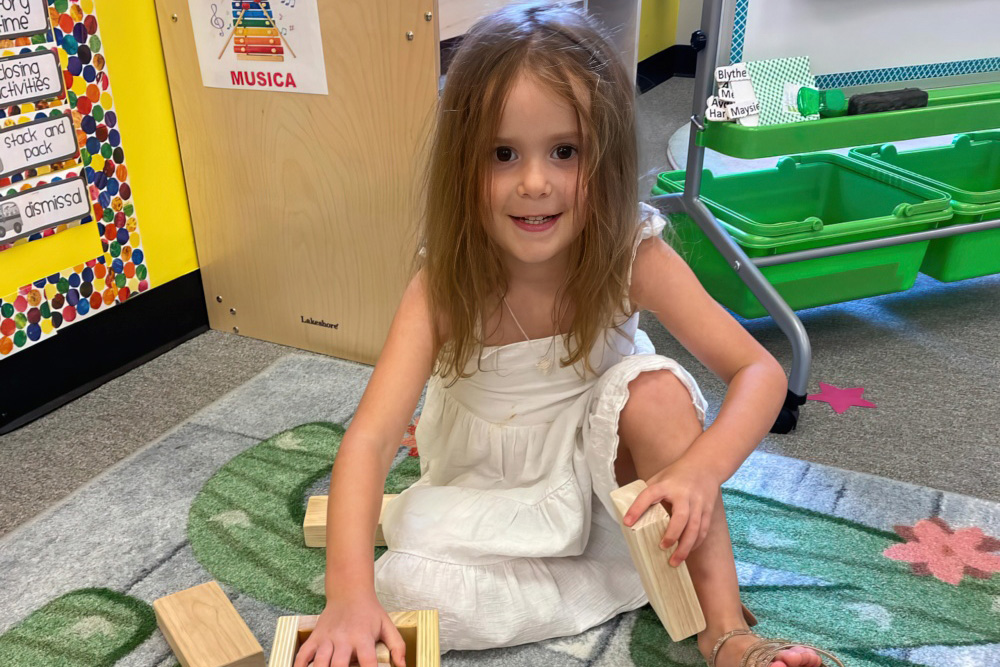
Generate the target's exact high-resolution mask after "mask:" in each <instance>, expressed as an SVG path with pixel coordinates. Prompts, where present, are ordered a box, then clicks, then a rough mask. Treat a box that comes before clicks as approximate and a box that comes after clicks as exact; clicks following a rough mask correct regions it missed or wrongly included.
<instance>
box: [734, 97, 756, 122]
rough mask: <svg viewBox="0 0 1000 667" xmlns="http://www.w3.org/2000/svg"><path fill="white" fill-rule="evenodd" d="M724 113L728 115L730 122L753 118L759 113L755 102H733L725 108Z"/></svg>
mask: <svg viewBox="0 0 1000 667" xmlns="http://www.w3.org/2000/svg"><path fill="white" fill-rule="evenodd" d="M726 113H727V114H728V115H729V119H730V120H736V119H737V118H746V117H747V116H753V115H754V114H759V113H760V103H759V102H758V101H757V100H752V101H750V102H734V103H733V104H730V105H729V106H728V107H726Z"/></svg>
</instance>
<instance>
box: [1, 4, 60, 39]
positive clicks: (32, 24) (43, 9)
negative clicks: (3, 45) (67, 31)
mask: <svg viewBox="0 0 1000 667" xmlns="http://www.w3.org/2000/svg"><path fill="white" fill-rule="evenodd" d="M48 29H49V5H48V3H47V2H46V1H45V0H0V39H14V38H15V37H28V36H30V35H37V34H38V33H40V32H45V31H46V30H48Z"/></svg>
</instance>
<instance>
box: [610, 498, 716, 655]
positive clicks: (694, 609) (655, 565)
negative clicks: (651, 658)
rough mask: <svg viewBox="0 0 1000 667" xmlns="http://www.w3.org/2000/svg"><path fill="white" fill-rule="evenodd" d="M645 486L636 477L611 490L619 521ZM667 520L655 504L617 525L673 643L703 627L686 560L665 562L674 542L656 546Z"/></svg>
mask: <svg viewBox="0 0 1000 667" xmlns="http://www.w3.org/2000/svg"><path fill="white" fill-rule="evenodd" d="M645 488H646V482H644V481H642V480H641V479H637V480H636V481H634V482H632V483H631V484H628V485H626V486H623V487H621V488H620V489H616V490H614V491H612V492H611V502H612V503H613V504H614V506H615V509H616V510H617V511H618V521H619V523H621V521H622V519H623V518H624V517H625V513H626V512H627V511H628V508H629V507H631V506H632V503H633V502H634V501H635V499H636V497H637V496H638V495H639V493H640V492H641V491H642V490H643V489H645ZM669 523H670V517H669V516H668V515H667V510H665V509H664V508H663V505H662V504H660V503H656V504H654V505H653V506H652V507H650V508H649V509H647V510H646V512H645V513H644V514H643V515H642V516H641V517H639V519H638V521H636V522H635V523H634V524H632V525H631V526H626V525H625V524H624V523H621V527H622V533H623V534H624V535H625V541H626V542H627V543H628V548H629V552H630V553H631V554H632V562H634V563H635V567H636V569H637V570H638V571H639V577H640V579H642V587H643V589H644V590H645V591H646V596H647V597H648V598H649V602H650V604H651V605H652V606H653V610H654V611H655V612H656V615H657V616H658V617H659V619H660V622H661V623H663V627H664V628H666V629H667V634H669V635H670V638H671V639H672V640H674V641H675V642H677V641H680V640H682V639H685V638H686V637H690V636H691V635H694V634H697V633H699V632H701V631H702V630H704V629H705V616H704V614H702V611H701V604H700V603H699V602H698V595H697V594H696V593H695V590H694V584H692V583H691V575H690V574H688V569H687V563H681V564H680V565H679V566H677V567H672V566H671V565H670V563H669V561H670V556H671V554H673V553H674V550H675V549H676V548H677V545H676V544H674V546H672V547H671V548H670V549H667V550H663V549H661V548H660V541H661V540H662V539H663V534H664V533H665V532H666V530H667V525H668V524H669Z"/></svg>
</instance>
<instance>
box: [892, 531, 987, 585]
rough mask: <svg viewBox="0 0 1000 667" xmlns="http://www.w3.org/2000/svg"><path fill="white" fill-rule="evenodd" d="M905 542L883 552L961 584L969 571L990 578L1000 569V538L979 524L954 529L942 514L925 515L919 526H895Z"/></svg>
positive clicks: (918, 571) (915, 569)
mask: <svg viewBox="0 0 1000 667" xmlns="http://www.w3.org/2000/svg"><path fill="white" fill-rule="evenodd" d="M894 528H895V530H896V532H897V533H898V534H899V536H900V537H902V538H903V539H905V540H906V542H905V543H903V544H894V545H893V546H891V547H889V548H888V549H886V550H885V551H883V552H882V555H883V556H885V557H887V558H891V559H892V560H899V561H905V562H907V563H909V564H910V568H911V569H912V570H913V574H916V575H920V576H927V575H933V576H934V577H936V578H937V579H940V580H941V581H943V582H945V583H947V584H951V585H952V586H958V585H959V583H961V581H962V579H963V578H964V577H965V575H969V576H970V577H975V578H977V579H989V578H990V576H991V574H992V573H993V572H1000V556H996V555H994V554H992V553H990V552H993V551H997V550H1000V540H997V539H996V538H993V537H989V536H987V535H985V534H984V533H983V531H982V530H981V529H979V528H976V527H972V528H962V529H960V530H953V529H951V528H950V527H949V526H948V524H947V523H946V522H945V521H944V520H943V519H941V518H938V517H935V518H933V519H921V520H920V521H918V522H917V525H915V526H912V527H911V526H894Z"/></svg>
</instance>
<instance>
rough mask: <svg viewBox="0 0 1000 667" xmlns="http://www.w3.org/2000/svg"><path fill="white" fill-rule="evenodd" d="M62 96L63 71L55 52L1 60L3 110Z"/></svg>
mask: <svg viewBox="0 0 1000 667" xmlns="http://www.w3.org/2000/svg"><path fill="white" fill-rule="evenodd" d="M62 96H63V76H62V71H61V70H60V69H59V58H57V57H56V54H55V53H53V52H52V51H36V52H34V53H26V54H24V55H18V56H10V57H8V58H0V107H9V106H13V105H15V104H21V103H23V102H35V101H37V100H47V99H51V98H53V97H62Z"/></svg>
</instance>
